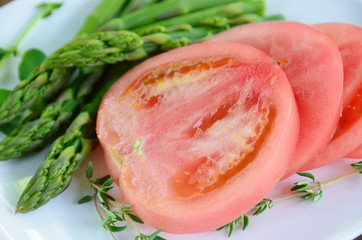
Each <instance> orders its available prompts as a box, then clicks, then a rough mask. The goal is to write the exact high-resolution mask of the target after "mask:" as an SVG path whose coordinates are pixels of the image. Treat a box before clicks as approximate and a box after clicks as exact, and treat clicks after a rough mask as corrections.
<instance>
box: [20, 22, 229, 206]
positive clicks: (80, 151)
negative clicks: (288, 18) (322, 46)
mask: <svg viewBox="0 0 362 240" xmlns="http://www.w3.org/2000/svg"><path fill="white" fill-rule="evenodd" d="M223 29H224V28H220V27H217V25H216V26H214V27H210V26H207V27H197V28H192V26H191V25H190V26H189V28H188V30H179V31H171V32H163V33H155V34H152V35H147V36H144V37H142V38H143V41H142V43H143V44H141V45H140V46H139V47H138V49H142V52H144V53H149V52H154V51H156V52H157V51H161V50H162V49H171V48H176V47H179V46H183V45H187V44H191V43H194V42H198V41H201V40H204V39H205V37H208V36H211V35H212V34H214V33H217V32H219V31H222V30H223ZM112 33H113V34H119V33H122V34H123V33H127V34H129V32H125V31H121V32H112ZM98 34H99V33H98ZM109 34H110V33H109ZM131 34H132V35H133V36H136V34H135V33H131ZM131 42H133V40H132V41H131ZM134 50H135V49H134ZM130 56H131V57H134V56H137V57H136V58H134V60H135V59H138V57H139V55H138V54H136V55H134V54H133V52H132V51H131V52H130ZM107 83H108V82H107ZM112 83H113V82H112ZM109 86H111V84H109ZM109 86H107V87H105V88H106V89H108V87H109ZM104 92H105V91H104ZM102 96H103V91H102V92H101V93H100V94H99V95H98V98H96V99H95V100H94V101H92V103H91V104H90V105H88V106H87V107H86V108H85V110H84V111H82V112H81V113H80V114H79V115H78V116H77V117H76V118H75V120H74V121H73V122H72V124H71V126H70V127H69V128H68V129H67V131H66V133H65V134H64V135H63V136H61V137H59V138H58V139H57V140H56V141H55V142H54V143H53V145H52V146H51V149H50V151H49V153H48V154H47V157H46V159H45V161H44V162H43V163H42V164H41V165H40V166H39V168H38V170H37V172H36V174H35V175H34V177H33V178H32V179H31V180H30V182H29V183H28V185H27V187H26V188H25V190H24V192H23V193H22V195H21V197H20V200H19V202H18V204H17V210H16V211H17V212H28V211H31V210H34V209H37V208H38V207H40V206H42V205H43V204H45V203H46V202H48V201H49V200H50V199H51V198H53V197H55V196H57V195H58V194H59V193H61V192H62V191H64V190H65V189H66V188H67V186H68V185H69V184H70V182H71V178H72V174H73V173H74V171H76V170H77V169H78V168H79V166H80V165H81V163H82V162H83V161H85V159H86V158H87V157H88V156H89V154H90V152H91V149H92V148H93V147H94V146H95V144H96V143H97V138H96V134H95V128H94V121H95V115H96V111H97V110H98V105H99V103H100V99H101V97H102Z"/></svg>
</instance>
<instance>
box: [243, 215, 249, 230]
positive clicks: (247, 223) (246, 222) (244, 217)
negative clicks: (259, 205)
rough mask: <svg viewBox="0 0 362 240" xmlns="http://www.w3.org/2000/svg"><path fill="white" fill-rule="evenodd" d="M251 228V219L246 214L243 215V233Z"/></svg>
mask: <svg viewBox="0 0 362 240" xmlns="http://www.w3.org/2000/svg"><path fill="white" fill-rule="evenodd" d="M248 226H249V217H248V216H247V215H246V214H244V215H243V231H244V230H245V229H246V228H247V227H248Z"/></svg>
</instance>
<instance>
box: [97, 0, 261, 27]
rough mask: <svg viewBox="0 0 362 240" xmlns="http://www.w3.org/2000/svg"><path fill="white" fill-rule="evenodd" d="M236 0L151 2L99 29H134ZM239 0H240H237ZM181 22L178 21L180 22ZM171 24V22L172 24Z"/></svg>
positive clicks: (259, 2) (169, 0)
mask: <svg viewBox="0 0 362 240" xmlns="http://www.w3.org/2000/svg"><path fill="white" fill-rule="evenodd" d="M236 1H237V0H224V1H220V0H197V1H190V0H166V1H162V2H159V3H155V4H151V5H149V6H147V7H145V8H142V9H140V10H138V11H135V12H132V13H130V14H128V15H126V16H123V17H121V18H115V19H112V20H110V21H109V22H108V23H106V24H105V25H104V26H103V27H102V28H101V30H102V31H107V30H108V31H109V30H113V31H114V30H125V29H134V28H137V27H141V26H144V25H147V24H150V23H154V22H157V21H160V20H162V19H165V18H171V17H174V16H178V15H184V14H187V13H190V12H193V11H197V10H202V9H205V8H210V7H215V6H219V5H224V4H227V3H232V2H236ZM239 1H240V0H239ZM243 1H249V2H252V1H255V2H257V4H262V6H261V7H262V8H264V2H263V1H260V0H243ZM180 23H181V22H178V24H180ZM172 25H173V24H172Z"/></svg>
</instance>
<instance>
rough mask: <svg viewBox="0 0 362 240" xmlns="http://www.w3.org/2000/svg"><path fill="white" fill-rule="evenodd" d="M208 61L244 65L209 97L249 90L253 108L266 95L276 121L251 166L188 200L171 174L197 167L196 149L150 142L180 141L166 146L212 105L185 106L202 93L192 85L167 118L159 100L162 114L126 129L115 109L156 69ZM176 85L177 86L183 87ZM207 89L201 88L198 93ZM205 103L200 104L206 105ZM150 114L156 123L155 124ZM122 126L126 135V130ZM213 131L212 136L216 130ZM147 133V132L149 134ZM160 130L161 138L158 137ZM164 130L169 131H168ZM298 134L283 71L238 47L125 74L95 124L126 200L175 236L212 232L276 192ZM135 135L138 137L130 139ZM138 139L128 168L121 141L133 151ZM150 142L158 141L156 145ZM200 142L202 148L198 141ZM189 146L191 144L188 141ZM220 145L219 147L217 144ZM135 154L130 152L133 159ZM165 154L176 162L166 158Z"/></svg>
mask: <svg viewBox="0 0 362 240" xmlns="http://www.w3.org/2000/svg"><path fill="white" fill-rule="evenodd" d="M208 57H211V58H212V57H232V58H235V59H236V60H237V62H239V63H242V64H241V65H240V67H236V68H234V69H232V70H230V71H229V70H228V71H225V72H224V70H223V71H217V73H216V74H217V75H215V77H212V79H215V81H217V82H218V85H215V87H214V88H210V91H207V93H205V94H209V93H210V92H213V91H214V90H218V87H220V90H219V91H215V95H214V96H219V95H220V94H221V93H220V92H222V93H223V94H226V93H227V91H228V90H227V89H234V88H235V89H239V88H240V89H244V90H242V91H244V92H243V93H248V94H247V95H248V96H246V95H242V98H245V99H250V102H248V103H249V104H251V105H253V104H255V103H254V102H255V101H254V99H253V98H252V95H253V94H254V91H256V92H258V93H262V96H263V98H262V99H265V100H266V101H270V104H271V106H272V107H273V109H274V110H273V112H274V115H273V118H272V119H273V120H272V122H271V124H270V125H268V126H269V130H268V132H267V133H266V135H265V138H264V140H263V141H262V142H261V145H260V146H259V147H258V151H257V152H256V155H255V156H254V157H253V159H252V160H251V161H250V162H249V163H248V164H246V165H245V166H244V167H243V168H242V169H241V170H240V171H238V172H236V173H235V175H233V176H232V177H230V178H229V179H227V180H226V182H225V183H224V184H222V185H221V186H219V187H217V188H215V189H212V190H210V191H205V192H200V193H197V192H196V193H194V194H191V195H187V196H185V195H182V194H179V193H178V189H177V188H173V186H174V184H175V183H174V182H173V181H174V178H173V176H175V173H177V170H182V171H183V167H184V164H185V162H186V163H187V164H191V165H195V164H197V163H195V160H196V159H193V157H191V158H190V157H189V156H193V155H192V154H193V152H192V151H189V148H192V146H193V145H190V146H186V147H185V148H182V149H181V147H182V146H181V147H180V148H179V149H167V148H164V147H165V146H161V145H157V146H155V145H154V146H152V144H155V143H157V142H158V141H159V140H158V139H157V138H156V137H155V135H159V136H163V134H166V135H167V133H168V132H170V131H171V132H172V134H171V135H174V138H170V139H168V140H167V141H165V142H164V145H167V144H168V143H170V142H171V143H172V142H173V141H176V140H177V139H179V137H180V135H178V131H179V130H178V129H180V126H181V125H180V124H179V122H182V121H183V119H188V118H195V119H198V117H197V116H194V115H195V113H193V114H192V112H190V109H193V108H194V107H195V106H194V105H198V104H199V105H200V104H201V105H202V104H206V105H210V104H209V103H208V102H210V103H212V102H213V101H214V99H213V98H206V100H203V102H191V103H189V104H186V105H183V103H187V100H188V99H190V98H193V97H194V96H198V94H199V93H198V91H195V90H193V92H190V89H192V87H187V88H184V89H183V88H182V86H180V88H181V90H182V91H181V92H182V94H180V95H178V96H176V97H175V101H174V102H173V101H172V98H170V100H169V101H170V102H172V103H173V104H170V105H167V106H168V108H167V109H164V110H163V111H162V112H157V109H158V108H161V109H162V104H164V102H167V99H166V97H164V98H163V99H162V100H161V101H160V103H159V105H158V106H157V108H155V109H156V110H151V111H150V112H147V111H143V110H140V111H139V112H137V114H140V115H139V116H136V115H137V114H136V113H135V114H136V115H134V114H132V111H131V110H130V111H129V114H130V115H131V116H129V118H130V119H131V120H132V119H133V118H135V119H136V120H135V121H131V122H130V123H129V124H127V125H126V123H123V122H122V121H120V120H119V117H117V114H115V112H117V109H125V108H127V104H126V103H124V102H122V101H121V100H119V99H120V98H118V96H121V95H123V94H124V92H126V91H128V89H130V86H132V84H133V83H134V81H136V79H140V77H141V76H144V75H145V73H146V72H147V71H149V70H150V69H158V68H162V66H165V65H168V64H170V63H173V64H176V65H177V63H179V62H182V61H186V60H187V61H192V60H195V61H196V60H197V61H198V60H199V59H205V58H208ZM248 69H249V70H248ZM207 73H208V71H206V72H205V74H207ZM206 76H208V75H206ZM213 76H214V75H213ZM221 76H222V77H221ZM246 76H248V78H250V79H253V80H252V81H251V82H250V84H251V85H250V86H249V85H245V83H246V82H249V81H246V82H244V80H243V79H246ZM204 78H205V79H209V77H204ZM239 84H244V85H239ZM161 86H162V85H161ZM177 86H178V87H179V85H177ZM228 86H230V87H228ZM223 89H226V91H221V90H223ZM187 90H189V91H187ZM201 91H202V89H200V92H201ZM165 94H166V93H165ZM210 94H211V93H210ZM166 95H167V94H166ZM249 95H251V97H250V96H249ZM167 96H170V95H167ZM220 96H222V95H220ZM224 96H225V99H229V98H231V97H230V95H224ZM260 96H261V95H260ZM201 97H202V96H201ZM201 97H200V98H199V99H204V98H201ZM176 100H179V101H176ZM162 101H164V102H162ZM248 101H249V100H248ZM177 102H178V104H177ZM268 104H269V102H268ZM201 105H200V106H201ZM246 105H248V104H246ZM247 107H248V106H247ZM122 111H123V110H122ZM142 111H143V113H142V114H141V112H142ZM240 114H241V113H240ZM240 114H239V115H240ZM239 115H238V116H239ZM248 115H249V114H248ZM150 116H152V118H154V119H156V120H154V121H153V120H152V118H151V117H150ZM175 116H176V117H175ZM185 116H186V117H185ZM187 116H189V117H187ZM168 120H172V121H171V122H172V124H169V123H168V122H169V121H168ZM122 124H124V127H123V129H121V128H122ZM219 124H223V123H222V122H221V123H219ZM151 126H152V127H151ZM170 126H171V127H170ZM215 126H218V125H215ZM213 127H214V126H212V127H211V128H210V130H208V131H211V130H212V128H213ZM115 128H116V129H118V130H119V131H120V132H121V133H122V134H125V135H126V136H127V137H125V138H122V137H121V138H119V136H116V135H117V134H115V133H114V132H113V131H114V129H115ZM120 129H121V130H120ZM127 129H131V130H132V131H131V130H129V131H128V130H127ZM147 129H148V130H149V132H148V131H146V130H147ZM155 129H157V131H158V132H156V131H154V130H155ZM165 129H168V131H166V130H165ZM143 131H146V132H143ZM116 132H117V131H116ZM298 133H299V118H298V113H297V108H296V103H295V99H294V95H293V93H292V90H291V88H290V85H289V83H288V80H287V79H286V77H285V75H284V73H283V72H282V71H281V69H280V68H279V66H278V65H277V64H275V63H273V61H272V59H270V58H269V57H268V56H267V55H265V54H264V53H262V52H260V51H258V50H256V49H254V48H252V47H249V46H245V45H242V44H238V43H203V44H195V45H191V46H187V47H184V48H180V49H175V50H172V51H170V52H167V53H164V54H161V55H158V56H156V57H153V58H151V59H149V60H147V61H145V62H143V63H142V64H140V65H138V66H137V67H135V68H134V69H132V70H131V71H129V72H128V73H126V74H125V75H124V76H123V77H122V78H121V79H120V80H118V81H117V83H116V84H115V85H114V86H113V87H112V88H111V89H110V91H109V92H108V93H107V94H106V96H105V98H104V99H103V101H102V104H101V106H100V110H99V113H98V119H97V134H98V137H99V139H100V143H101V145H102V147H103V149H104V150H105V161H106V165H107V166H108V167H109V169H110V172H111V175H112V177H113V178H115V179H116V181H117V182H118V184H119V186H120V188H121V190H122V194H123V196H124V198H125V200H126V202H127V203H129V204H132V205H133V208H134V211H135V212H136V213H137V214H138V215H139V216H140V218H141V219H142V220H143V221H145V223H147V224H149V225H151V226H153V227H155V228H157V229H159V228H162V229H164V231H166V232H172V233H195V232H204V231H210V230H214V229H216V228H218V227H220V226H222V225H224V224H226V223H228V222H230V221H232V220H234V219H235V218H237V217H239V216H240V215H242V214H243V213H245V212H246V211H248V210H249V209H250V208H252V207H253V206H255V204H257V203H258V202H259V201H260V200H261V199H262V198H264V197H265V195H266V194H268V193H269V192H270V191H271V190H272V188H273V187H274V186H275V185H276V184H277V183H278V182H279V180H280V178H281V177H282V176H283V174H284V173H285V170H286V167H287V165H288V163H289V161H290V158H291V157H292V156H293V153H294V148H295V145H296V143H297V139H298ZM122 134H121V135H122ZM142 134H143V135H142ZM133 135H136V136H137V137H135V138H133V139H132V136H133ZM140 135H142V136H144V137H142V139H144V140H143V143H142V144H144V145H142V154H143V157H139V159H135V161H133V162H132V165H127V164H128V163H130V160H127V159H125V157H124V156H123V155H121V154H120V151H123V150H122V149H123V147H124V146H125V145H124V143H123V142H122V141H127V140H128V139H131V140H129V141H130V143H129V145H133V143H134V139H137V138H138V137H139V136H140ZM214 137H215V138H213V139H214V140H213V141H217V143H218V144H220V145H221V144H223V143H224V142H229V141H231V140H230V139H231V138H230V137H229V138H227V137H225V136H223V135H220V136H218V135H217V136H214ZM218 138H221V139H218ZM149 139H152V141H151V140H149ZM194 141H195V144H196V143H197V141H198V140H197V137H196V140H194ZM186 143H187V141H185V144H186ZM210 144H213V142H210ZM133 146H134V145H133ZM215 146H216V147H217V145H215ZM181 150H182V151H181ZM200 151H201V149H200ZM209 151H210V152H211V153H212V152H213V151H214V149H209ZM134 152H135V151H133V152H132V153H131V154H134V156H135V155H136V154H135V153H134ZM161 156H162V157H161ZM167 156H172V157H171V158H167ZM151 160H152V161H151ZM127 161H128V162H127ZM175 191H176V193H175Z"/></svg>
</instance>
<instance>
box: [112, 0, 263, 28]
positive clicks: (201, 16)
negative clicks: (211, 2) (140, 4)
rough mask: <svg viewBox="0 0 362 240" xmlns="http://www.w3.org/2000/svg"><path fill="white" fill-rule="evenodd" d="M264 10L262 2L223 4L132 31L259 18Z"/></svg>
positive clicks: (258, 0) (253, 0)
mask: <svg viewBox="0 0 362 240" xmlns="http://www.w3.org/2000/svg"><path fill="white" fill-rule="evenodd" d="M264 10H265V6H264V1H263V0H239V1H234V2H232V3H224V4H222V5H219V6H216V7H210V8H206V9H202V10H199V11H196V12H192V13H188V14H184V15H180V16H177V17H173V18H169V19H165V20H162V21H158V22H155V23H152V24H148V25H143V26H141V27H137V28H135V29H132V30H133V31H134V32H136V33H139V34H144V33H147V32H150V31H151V30H152V29H157V28H159V26H164V27H167V26H171V25H176V24H179V23H182V24H191V25H193V26H195V25H197V24H203V23H205V22H207V21H210V20H212V19H215V18H232V17H235V16H244V15H245V14H246V15H250V14H251V13H252V14H253V15H254V16H258V17H260V16H263V15H264ZM112 21H115V20H112ZM233 25H234V24H233Z"/></svg>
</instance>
